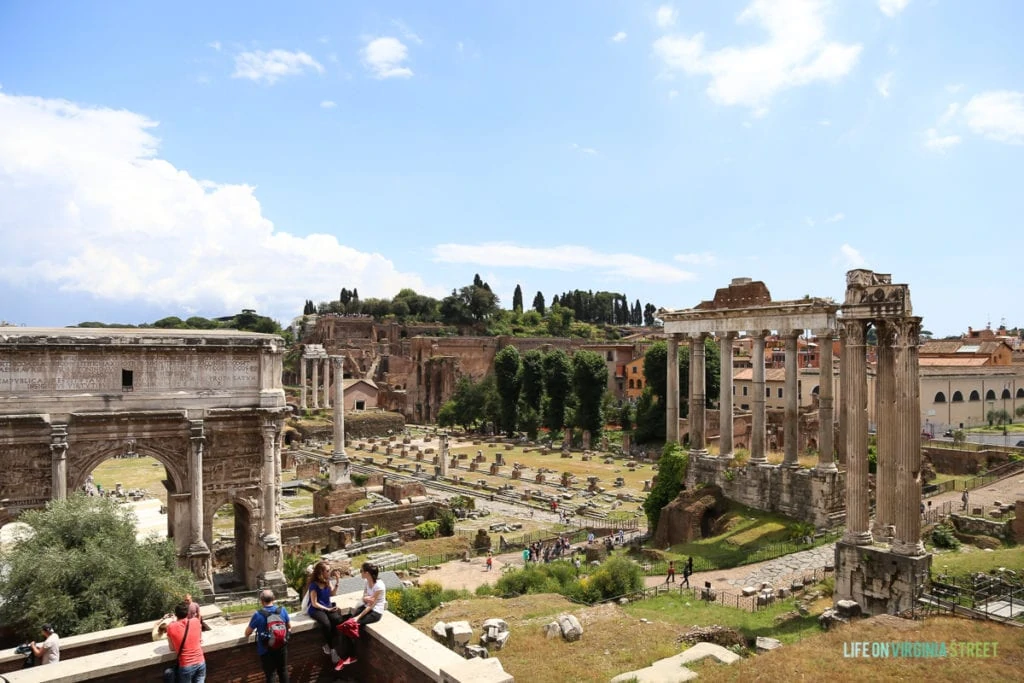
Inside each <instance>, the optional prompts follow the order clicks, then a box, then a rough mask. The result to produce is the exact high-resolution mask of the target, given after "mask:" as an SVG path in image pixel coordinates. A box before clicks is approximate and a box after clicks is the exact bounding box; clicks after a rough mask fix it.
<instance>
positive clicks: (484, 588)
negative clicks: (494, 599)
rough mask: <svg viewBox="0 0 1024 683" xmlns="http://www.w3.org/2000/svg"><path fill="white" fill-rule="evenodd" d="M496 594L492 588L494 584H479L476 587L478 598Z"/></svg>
mask: <svg viewBox="0 0 1024 683" xmlns="http://www.w3.org/2000/svg"><path fill="white" fill-rule="evenodd" d="M497 594H498V592H497V591H496V590H494V586H492V585H491V584H489V583H484V584H480V585H479V586H477V587H476V596H477V597H478V598H486V597H490V596H492V595H497Z"/></svg>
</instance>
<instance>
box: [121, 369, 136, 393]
mask: <svg viewBox="0 0 1024 683" xmlns="http://www.w3.org/2000/svg"><path fill="white" fill-rule="evenodd" d="M134 376H135V373H134V372H132V371H131V370H122V371H121V391H134V390H135V383H134V381H133V379H134Z"/></svg>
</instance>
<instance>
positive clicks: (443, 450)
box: [437, 432, 448, 477]
mask: <svg viewBox="0 0 1024 683" xmlns="http://www.w3.org/2000/svg"><path fill="white" fill-rule="evenodd" d="M437 461H438V465H440V466H441V468H440V474H441V476H442V477H447V476H448V433H447V432H445V433H443V434H441V446H440V448H439V450H438V458H437Z"/></svg>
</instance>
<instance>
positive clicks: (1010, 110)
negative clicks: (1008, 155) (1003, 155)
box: [963, 90, 1024, 145]
mask: <svg viewBox="0 0 1024 683" xmlns="http://www.w3.org/2000/svg"><path fill="white" fill-rule="evenodd" d="M963 116H964V120H966V121H967V127H968V128H970V129H971V131H972V132H974V133H977V134H978V135H982V136H984V137H986V138H988V139H989V140H996V141H997V142H1006V143H1009V144H1012V145H1020V144H1024V92H1013V91H1010V90H993V91H989V92H983V93H981V94H980V95H975V96H974V97H972V98H971V99H970V101H969V102H968V103H967V104H965V105H964V108H963Z"/></svg>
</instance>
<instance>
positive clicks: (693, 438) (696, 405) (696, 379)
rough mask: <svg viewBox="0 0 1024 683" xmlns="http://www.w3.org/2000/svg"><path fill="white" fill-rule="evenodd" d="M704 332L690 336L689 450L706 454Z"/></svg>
mask: <svg viewBox="0 0 1024 683" xmlns="http://www.w3.org/2000/svg"><path fill="white" fill-rule="evenodd" d="M704 370H705V349H704V333H703V332H702V333H700V334H697V335H693V336H691V337H690V451H691V452H693V453H697V454H705V455H706V454H707V450H706V448H707V442H706V438H705V423H706V421H707V407H706V406H707V403H706V401H705V392H706V390H705V388H704V385H705V373H704Z"/></svg>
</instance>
